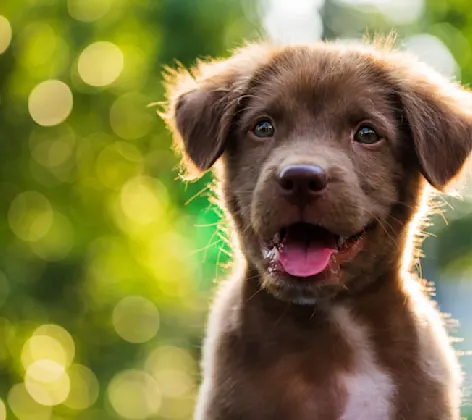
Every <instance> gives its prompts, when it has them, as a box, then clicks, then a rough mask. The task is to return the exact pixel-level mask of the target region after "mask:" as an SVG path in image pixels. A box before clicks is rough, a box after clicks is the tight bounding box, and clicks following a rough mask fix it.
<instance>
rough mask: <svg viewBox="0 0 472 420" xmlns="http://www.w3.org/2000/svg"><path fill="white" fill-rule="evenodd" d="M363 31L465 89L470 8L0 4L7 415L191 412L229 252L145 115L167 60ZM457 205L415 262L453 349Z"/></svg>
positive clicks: (1, 317) (463, 258)
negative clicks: (431, 285)
mask: <svg viewBox="0 0 472 420" xmlns="http://www.w3.org/2000/svg"><path fill="white" fill-rule="evenodd" d="M366 28H369V30H370V32H374V31H376V30H377V31H381V32H383V33H387V32H389V30H390V29H391V28H396V29H397V31H398V33H399V45H401V46H402V47H403V48H407V49H410V50H412V51H413V52H415V53H416V54H418V55H419V56H420V57H421V58H422V59H423V60H425V61H427V62H428V63H430V64H431V65H433V66H434V67H436V68H437V69H438V70H439V71H440V72H442V73H444V74H446V75H447V76H450V77H455V78H459V79H462V80H463V81H464V82H466V83H467V82H470V81H472V50H471V46H472V9H471V8H470V3H469V0H448V1H446V0H260V1H256V0H247V1H236V0H198V1H197V0H1V1H0V212H1V216H0V246H1V250H2V252H0V343H1V344H0V420H5V419H19V420H66V419H78V420H108V419H110V420H112V419H129V420H134V419H135V420H144V419H176V420H177V419H190V418H191V414H192V409H193V405H194V401H195V394H196V389H197V386H198V382H199V370H198V358H199V352H200V341H201V338H202V334H203V327H204V322H205V317H206V311H207V307H208V304H209V299H210V296H211V291H212V290H213V284H214V283H213V281H214V280H215V279H216V280H219V279H221V278H222V277H223V276H224V272H225V265H226V264H227V263H228V260H229V257H228V248H227V246H226V245H225V242H224V237H223V236H222V235H221V234H220V232H219V231H218V229H217V226H216V222H217V221H218V219H219V216H218V212H217V211H215V209H214V208H213V207H212V206H211V205H210V202H209V199H208V190H206V189H205V188H204V185H205V182H206V181H208V180H209V176H208V175H207V176H206V177H205V179H204V180H202V181H200V182H198V183H195V184H188V185H185V184H183V183H180V182H177V181H176V180H175V178H176V176H177V172H176V170H175V167H176V163H177V161H176V158H175V157H174V156H173V154H172V153H171V151H170V136H169V134H168V133H167V132H166V130H165V128H164V126H163V123H162V121H160V120H159V119H158V117H157V116H156V114H155V108H150V107H148V104H150V103H152V102H156V101H161V100H162V99H163V88H162V85H161V82H162V79H161V75H160V73H161V71H162V67H163V65H166V64H172V63H173V60H174V59H178V60H179V61H181V62H182V63H184V64H186V65H190V64H192V63H193V62H194V60H195V58H196V57H197V56H200V57H202V56H209V55H210V56H221V55H226V54H228V50H229V49H231V48H234V47H236V46H238V45H240V44H241V42H242V40H243V39H255V38H258V37H260V35H262V34H267V35H268V36H269V37H270V38H271V39H273V40H274V41H277V42H282V43H285V42H290V41H316V40H318V39H321V38H334V37H341V38H344V39H358V38H359V37H360V36H362V35H363V34H364V33H365V30H366ZM471 191H472V188H471ZM468 194H469V192H468V191H467V190H465V194H464V196H465V199H464V201H459V200H457V199H448V202H449V205H445V206H444V208H445V210H446V218H447V221H448V223H447V224H446V222H445V221H444V220H443V218H441V217H436V218H435V222H436V224H435V227H434V228H430V229H429V231H430V232H431V233H432V234H433V235H435V236H431V237H430V238H428V239H427V240H426V242H425V247H424V249H425V252H426V255H427V258H426V259H424V260H423V262H422V266H423V273H424V275H425V276H426V277H427V278H428V279H430V280H434V281H436V282H437V286H438V287H437V289H438V290H437V299H438V301H439V303H440V306H441V308H442V310H443V311H445V312H448V313H451V315H452V317H453V318H456V319H458V320H459V321H460V323H461V326H460V327H459V328H458V329H457V330H455V335H456V336H457V337H462V338H463V339H464V340H463V341H462V342H458V343H456V347H457V349H458V351H465V350H468V349H472V328H471V327H472V305H471V304H470V301H471V300H472V281H471V280H470V277H471V271H472V207H471V206H470V202H469V201H468V197H469V195H468ZM470 197H472V194H471V195H470ZM451 207H454V209H455V212H451V211H450V208H451ZM469 359H470V358H469V357H468V356H463V357H462V358H461V361H462V363H463V365H464V368H465V369H466V370H467V371H468V375H469V377H470V376H472V363H471V361H470V360H469ZM471 384H472V382H471V381H470V380H469V379H468V380H467V381H466V394H467V395H468V396H467V397H466V401H465V404H464V415H469V416H470V417H469V418H471V419H472V414H471V413H470V412H472V410H471V409H470V408H469V406H470V403H469V401H472V400H471V398H470V396H471V393H470V392H469V391H470V389H469V388H470V387H471ZM468 411H469V413H468Z"/></svg>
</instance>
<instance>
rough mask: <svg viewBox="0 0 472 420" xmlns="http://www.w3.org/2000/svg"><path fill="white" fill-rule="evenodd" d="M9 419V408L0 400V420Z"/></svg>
mask: <svg viewBox="0 0 472 420" xmlns="http://www.w3.org/2000/svg"><path fill="white" fill-rule="evenodd" d="M6 418H7V407H6V406H5V403H4V402H3V400H2V399H0V420H6Z"/></svg>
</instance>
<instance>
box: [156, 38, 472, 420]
mask: <svg viewBox="0 0 472 420" xmlns="http://www.w3.org/2000/svg"><path fill="white" fill-rule="evenodd" d="M166 81H167V88H168V95H169V97H168V99H169V104H168V108H167V111H166V113H165V114H164V118H165V119H166V121H167V122H168V124H169V126H170V127H171V129H172V130H173V133H174V139H175V144H176V147H177V148H178V150H180V151H181V152H182V154H183V162H184V165H185V167H186V170H187V174H188V176H189V177H190V178H196V177H198V176H200V175H201V174H202V173H204V172H205V171H206V170H208V169H210V168H211V167H212V166H213V164H214V163H215V162H216V161H218V164H219V165H220V168H221V170H220V171H219V172H218V174H217V178H218V181H219V183H220V187H221V189H220V190H221V194H220V195H221V197H220V198H221V201H222V205H223V206H224V207H225V208H226V209H227V214H228V217H229V219H230V222H231V226H232V228H233V230H234V232H235V234H236V238H235V246H237V247H238V248H239V250H240V251H241V252H240V254H241V258H240V261H238V262H237V264H236V269H235V272H234V274H233V276H232V277H231V278H230V279H228V280H227V281H225V282H224V283H223V284H222V285H221V288H220V290H219V292H218V294H217V296H216V299H215V302H214V305H213V309H212V311H211V315H210V319H209V325H208V331H207V337H206V340H205V345H204V355H203V363H202V366H203V383H202V386H201V390H200V395H199V400H198V405H197V409H196V414H195V419H196V420H279V419H280V420H315V419H319V420H360V419H363V420H393V419H395V420H420V419H421V420H457V419H459V405H460V387H461V373H460V369H459V365H458V362H457V359H456V355H455V353H454V351H453V349H452V348H451V347H450V345H449V340H448V337H447V333H446V330H445V328H444V326H443V322H442V320H441V317H440V314H439V312H438V311H437V310H436V309H435V307H434V306H433V304H432V302H431V301H430V298H429V297H428V296H427V294H426V293H425V291H424V290H423V288H422V283H421V282H420V281H419V280H418V279H416V278H414V277H413V275H412V274H409V273H407V272H404V271H403V270H402V264H403V262H404V261H405V259H411V255H405V249H409V250H410V252H411V247H407V245H408V241H411V235H409V233H411V232H410V231H411V229H412V221H413V219H414V217H415V216H416V215H417V213H418V211H419V210H420V204H421V201H422V197H423V194H424V190H425V186H426V180H427V181H428V182H429V183H430V184H431V185H432V186H433V187H435V188H436V189H438V190H444V189H445V188H446V186H447V185H448V184H449V183H450V182H451V181H452V179H453V178H455V177H456V176H457V175H458V173H459V172H460V170H461V168H462V167H463V165H464V163H465V160H466V158H467V157H468V156H469V154H470V152H471V148H472V100H471V95H470V93H469V92H468V91H466V90H465V89H464V88H462V87H460V86H459V85H458V84H455V83H452V82H450V81H448V80H446V79H445V78H443V77H441V76H439V75H438V74H436V73H435V72H434V71H433V70H431V69H430V68H428V67H427V66H425V65H423V64H421V63H419V62H417V61H416V60H415V59H414V58H413V57H410V56H408V55H406V54H405V53H401V52H397V51H391V50H389V49H386V48H380V47H374V46H368V45H358V46H353V45H347V46H345V45H342V44H338V43H324V42H323V43H318V44H315V45H297V46H280V47H275V46H270V45H264V44H258V45H249V46H247V47H244V48H242V49H240V50H238V51H236V53H235V54H234V55H233V56H232V57H231V58H229V59H227V60H222V61H219V62H216V61H215V62H211V61H210V62H208V63H199V64H198V65H197V66H196V68H195V69H194V70H193V71H192V72H191V73H188V72H187V71H185V70H184V69H180V70H178V71H175V72H170V73H169V74H168V77H167V79H166ZM266 115H269V116H270V117H271V118H272V119H273V121H275V125H276V136H275V139H271V140H268V141H261V140H260V139H256V138H254V136H253V135H252V134H251V129H252V127H253V126H254V123H255V121H257V119H258V118H259V117H260V116H266ZM364 120H368V121H369V122H370V123H371V124H372V125H374V126H375V128H376V130H377V132H378V133H379V134H380V135H381V136H382V138H383V139H384V140H383V141H382V143H381V144H380V145H378V146H377V147H372V148H369V147H363V146H362V145H359V144H357V143H354V142H353V141H352V132H353V130H354V129H355V127H356V125H357V124H358V123H359V122H360V121H364ZM289 164H310V165H319V166H321V167H323V168H324V169H325V170H326V172H327V174H328V180H329V181H328V188H327V189H326V191H325V193H324V195H323V197H322V199H318V200H315V201H313V202H311V203H309V204H307V205H306V206H305V208H304V209H303V212H302V213H303V214H302V215H301V216H300V209H298V208H296V206H293V205H291V204H290V203H288V202H287V200H284V199H283V197H281V195H280V194H279V193H278V190H277V186H276V182H275V181H274V179H275V175H276V174H277V173H278V171H280V169H281V168H283V167H285V166H286V165H289ZM300 217H302V218H303V220H305V221H308V222H311V223H315V224H319V225H322V226H324V227H325V228H327V229H329V230H330V231H332V232H335V233H336V234H338V235H346V236H349V235H353V234H355V233H356V232H359V231H360V230H361V229H363V228H364V227H365V226H366V225H367V224H368V223H370V222H373V221H374V222H376V223H375V228H374V229H373V230H370V231H368V232H367V233H366V237H365V242H364V248H363V250H362V251H361V252H360V253H359V254H357V256H356V257H355V258H354V259H353V260H352V261H350V262H346V263H345V264H343V265H341V268H340V273H339V281H338V282H336V283H335V284H325V283H319V282H291V281H287V279H286V278H285V277H284V276H283V275H277V274H273V273H269V271H268V267H267V262H266V260H265V259H264V258H263V255H262V251H261V246H260V242H261V240H269V239H270V238H271V237H272V236H273V235H274V233H275V232H276V231H277V230H278V229H280V228H281V227H282V226H286V225H288V224H290V223H294V222H296V221H298V220H300Z"/></svg>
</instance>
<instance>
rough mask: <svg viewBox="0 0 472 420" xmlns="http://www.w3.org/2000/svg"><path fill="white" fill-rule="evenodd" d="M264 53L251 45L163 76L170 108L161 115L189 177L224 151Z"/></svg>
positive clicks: (202, 170) (202, 169)
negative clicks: (239, 109)
mask: <svg viewBox="0 0 472 420" xmlns="http://www.w3.org/2000/svg"><path fill="white" fill-rule="evenodd" d="M267 54H268V48H267V47H265V46H263V45H251V46H247V47H245V48H242V49H241V50H239V51H237V52H236V53H235V54H234V55H233V56H232V57H231V58H229V59H227V60H223V61H212V62H208V63H203V62H199V63H197V65H196V67H195V68H194V69H192V70H191V71H187V70H185V69H182V68H181V69H179V70H170V71H168V72H167V75H166V77H165V81H166V89H167V97H168V105H167V109H166V112H164V113H163V114H161V116H162V117H163V118H164V120H165V121H166V123H167V125H168V126H169V127H170V129H171V130H172V132H173V135H174V145H175V147H176V149H177V150H178V151H180V152H181V154H182V163H183V166H184V167H185V169H186V172H187V178H193V179H194V178H197V177H199V176H201V175H202V174H203V173H204V172H205V171H207V170H208V169H210V167H211V166H212V165H213V164H214V163H215V161H216V160H217V159H218V158H219V157H220V156H221V155H222V153H223V152H224V150H225V143H226V141H227V139H228V136H229V132H230V129H231V124H232V121H233V117H234V114H235V111H236V109H237V107H238V103H239V102H238V101H239V99H240V98H241V97H242V95H244V93H245V92H246V89H247V86H248V83H249V80H250V79H251V76H252V74H253V73H254V72H255V71H256V69H257V67H258V66H259V65H260V64H262V62H263V60H264V59H265V57H267Z"/></svg>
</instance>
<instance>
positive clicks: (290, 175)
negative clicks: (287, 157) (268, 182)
mask: <svg viewBox="0 0 472 420" xmlns="http://www.w3.org/2000/svg"><path fill="white" fill-rule="evenodd" d="M278 181H279V185H280V191H281V193H282V194H283V195H284V196H285V197H286V198H287V199H288V200H289V201H296V202H297V204H300V203H302V204H303V203H304V202H307V201H310V200H311V199H313V198H314V197H315V196H318V195H319V194H320V193H321V192H322V191H323V190H324V189H325V188H326V185H327V184H328V176H327V175H326V172H325V170H324V169H323V168H322V167H320V166H317V165H290V166H287V167H285V168H283V169H282V171H281V172H280V174H279V180H278Z"/></svg>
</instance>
